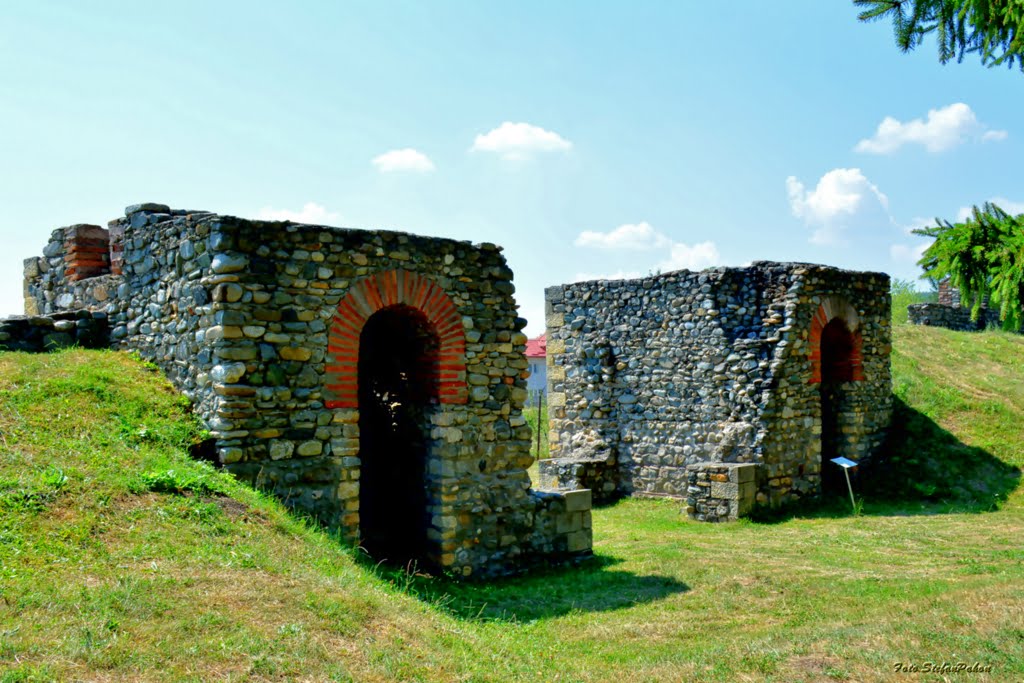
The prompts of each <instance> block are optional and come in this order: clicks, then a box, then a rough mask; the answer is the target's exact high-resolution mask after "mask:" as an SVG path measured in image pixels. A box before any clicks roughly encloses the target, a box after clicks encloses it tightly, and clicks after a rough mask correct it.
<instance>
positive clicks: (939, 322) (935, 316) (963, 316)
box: [907, 303, 999, 332]
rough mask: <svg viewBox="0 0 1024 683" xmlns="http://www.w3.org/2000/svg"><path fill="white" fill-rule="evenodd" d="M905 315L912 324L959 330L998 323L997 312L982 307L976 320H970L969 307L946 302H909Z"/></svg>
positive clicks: (975, 328)
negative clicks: (950, 304) (951, 304)
mask: <svg viewBox="0 0 1024 683" xmlns="http://www.w3.org/2000/svg"><path fill="white" fill-rule="evenodd" d="M907 316H908V318H909V320H910V323H911V324H912V325H928V326H931V327H945V328H948V329H950V330H958V331H960V332H975V331H977V330H983V329H985V328H986V327H988V326H990V325H991V326H998V325H999V313H998V312H997V311H990V310H988V309H987V308H986V309H982V311H981V314H980V315H979V316H978V319H977V320H971V309H969V308H961V307H959V306H949V305H946V304H930V303H929V304H911V305H910V306H907Z"/></svg>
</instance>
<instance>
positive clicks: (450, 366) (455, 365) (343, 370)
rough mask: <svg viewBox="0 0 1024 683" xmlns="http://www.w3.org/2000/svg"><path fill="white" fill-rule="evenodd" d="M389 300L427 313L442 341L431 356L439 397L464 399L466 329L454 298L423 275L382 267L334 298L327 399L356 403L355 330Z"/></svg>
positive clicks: (332, 403) (333, 403) (332, 404)
mask: <svg viewBox="0 0 1024 683" xmlns="http://www.w3.org/2000/svg"><path fill="white" fill-rule="evenodd" d="M390 306H409V307H412V308H415V309H416V310H418V311H420V312H421V313H423V315H424V316H426V318H427V321H428V322H429V323H430V325H431V327H432V328H433V332H434V333H436V334H437V338H438V341H439V342H440V344H439V349H438V354H437V358H436V359H435V360H434V362H433V365H434V372H435V373H436V376H435V378H436V380H437V387H438V398H439V400H440V401H441V403H465V402H466V399H467V393H468V392H467V389H466V335H465V332H464V330H463V329H462V316H460V315H459V312H458V309H456V307H455V304H454V303H453V302H452V300H451V298H450V297H449V296H448V295H447V294H446V293H445V291H444V290H443V289H441V287H440V285H438V284H437V283H436V282H434V281H433V280H431V279H430V278H428V277H426V276H424V275H421V274H419V273H414V272H411V271H408V270H385V271H381V272H379V273H375V274H374V275H369V276H367V277H365V278H363V279H361V280H359V281H357V282H355V283H354V284H353V285H352V287H351V289H349V291H348V293H347V294H346V295H345V297H344V298H343V299H342V300H341V302H340V303H339V304H338V311H337V313H335V315H334V319H333V320H332V322H331V329H330V336H329V338H328V342H327V368H326V376H325V378H324V399H325V400H324V403H325V405H326V406H327V407H328V408H358V407H359V387H358V380H359V335H360V333H361V332H362V330H363V325H365V324H366V321H367V320H368V319H369V318H370V316H371V315H373V314H374V313H376V312H377V311H380V310H381V309H384V308H388V307H390Z"/></svg>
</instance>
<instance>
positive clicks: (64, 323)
mask: <svg viewBox="0 0 1024 683" xmlns="http://www.w3.org/2000/svg"><path fill="white" fill-rule="evenodd" d="M109 343H110V334H109V328H108V326H107V314H106V313H103V312H100V311H97V312H93V311H73V312H70V313H55V314H53V315H33V316H24V315H17V316H12V317H10V318H6V319H3V320H0V350H2V351H28V352H32V353H39V352H42V351H54V350H56V349H63V348H67V347H69V346H81V347H83V348H87V349H100V348H105V347H107V346H108V345H109Z"/></svg>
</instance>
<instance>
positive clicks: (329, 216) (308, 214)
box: [256, 202, 339, 225]
mask: <svg viewBox="0 0 1024 683" xmlns="http://www.w3.org/2000/svg"><path fill="white" fill-rule="evenodd" d="M256 218H257V219H259V220H263V221H291V222H293V223H309V224H311V225H326V224H328V223H330V222H334V221H337V220H338V219H339V214H337V213H335V212H333V211H328V210H327V209H326V208H324V207H323V206H322V205H320V204H317V203H316V202H307V203H306V204H305V205H304V206H303V207H302V210H300V211H291V210H289V209H275V208H273V207H270V206H265V207H263V208H262V209H260V210H259V212H257V214H256Z"/></svg>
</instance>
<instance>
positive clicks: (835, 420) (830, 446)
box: [821, 318, 854, 494]
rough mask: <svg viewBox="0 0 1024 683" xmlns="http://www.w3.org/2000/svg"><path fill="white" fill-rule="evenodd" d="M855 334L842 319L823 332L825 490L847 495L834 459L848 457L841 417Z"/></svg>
mask: <svg viewBox="0 0 1024 683" xmlns="http://www.w3.org/2000/svg"><path fill="white" fill-rule="evenodd" d="M853 352H854V341H853V333H852V332H850V328H849V327H847V326H846V321H845V320H843V319H842V318H833V319H832V320H831V321H830V322H829V323H828V324H827V325H825V328H824V329H823V330H822V331H821V490H822V493H824V494H832V493H842V492H845V491H846V483H845V479H844V477H843V473H842V468H840V467H839V466H838V465H836V464H835V463H833V462H830V461H831V460H832V458H836V457H839V456H841V455H844V454H845V449H844V448H843V443H844V439H843V432H842V425H841V420H840V417H841V415H842V412H843V403H844V401H843V399H844V395H843V389H842V385H843V383H844V382H850V381H852V380H853Z"/></svg>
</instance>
